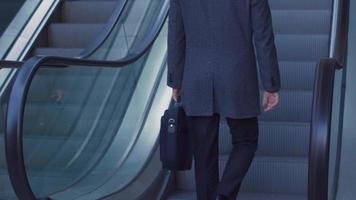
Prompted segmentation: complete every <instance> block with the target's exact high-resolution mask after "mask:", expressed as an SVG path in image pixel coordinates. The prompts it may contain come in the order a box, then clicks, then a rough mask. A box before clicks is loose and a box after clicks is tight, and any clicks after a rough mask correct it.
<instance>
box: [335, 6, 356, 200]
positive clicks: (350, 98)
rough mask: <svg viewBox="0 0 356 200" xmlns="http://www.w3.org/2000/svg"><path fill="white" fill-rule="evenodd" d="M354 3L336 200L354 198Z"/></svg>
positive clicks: (355, 181)
mask: <svg viewBox="0 0 356 200" xmlns="http://www.w3.org/2000/svg"><path fill="white" fill-rule="evenodd" d="M355 10H356V1H353V0H351V5H350V27H349V46H348V61H347V79H346V80H347V82H346V99H345V113H344V128H343V140H342V153H341V171H340V179H339V192H338V195H337V199H338V200H351V199H355V197H356V45H355V44H356V12H353V11H355Z"/></svg>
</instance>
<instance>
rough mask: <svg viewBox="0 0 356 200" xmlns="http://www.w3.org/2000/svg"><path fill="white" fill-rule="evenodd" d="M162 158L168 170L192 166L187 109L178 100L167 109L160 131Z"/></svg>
mask: <svg viewBox="0 0 356 200" xmlns="http://www.w3.org/2000/svg"><path fill="white" fill-rule="evenodd" d="M159 142H160V159H161V162H162V167H163V168H164V169H168V170H189V169H191V167H192V159H193V155H192V142H191V137H190V134H188V125H187V121H186V115H185V111H184V109H183V107H182V104H181V103H180V102H179V101H178V102H176V103H175V104H174V106H172V107H170V108H169V109H167V110H165V112H164V114H163V116H162V117H161V128H160V133H159Z"/></svg>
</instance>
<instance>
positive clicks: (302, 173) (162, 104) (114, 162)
mask: <svg viewBox="0 0 356 200" xmlns="http://www.w3.org/2000/svg"><path fill="white" fill-rule="evenodd" d="M88 2H91V1H88ZM168 2H169V0H152V1H139V0H136V1H128V2H125V3H123V4H122V5H123V8H122V15H118V16H117V17H118V18H117V20H113V25H112V26H110V30H109V31H107V35H106V36H105V37H103V38H102V40H101V41H99V42H95V44H94V45H93V46H90V47H89V52H90V53H84V54H86V55H87V56H77V57H76V58H70V56H69V55H68V54H70V55H72V53H68V54H67V52H70V51H72V52H74V51H76V52H77V53H78V52H81V51H82V49H83V48H84V46H82V47H80V46H79V45H77V44H74V43H75V42H76V41H74V40H76V38H75V39H72V40H70V39H69V40H68V41H69V42H68V43H66V42H67V41H64V40H62V41H61V40H59V41H61V42H58V43H55V42H53V43H52V44H59V45H57V46H56V45H53V46H51V47H44V48H43V47H42V49H44V50H45V51H42V49H34V50H33V54H42V56H36V57H32V58H31V59H29V60H27V61H26V62H24V63H21V69H20V70H19V72H18V74H17V76H16V80H14V84H13V86H12V89H11V93H9V99H10V101H9V105H8V108H9V110H11V111H12V112H8V113H7V128H6V145H7V164H8V165H9V166H11V168H10V169H9V172H10V179H11V182H12V184H13V187H14V188H15V191H16V194H17V196H18V197H19V198H20V199H26V200H32V199H36V198H40V197H48V198H50V199H59V200H62V199H65V200H67V199H68V200H70V199H83V200H88V199H144V200H149V199H160V198H163V199H170V200H180V199H181V200H183V199H184V200H185V199H187V200H188V199H195V193H194V191H195V188H194V173H193V171H192V170H191V171H185V172H167V171H164V170H161V165H160V162H159V157H158V155H159V154H158V151H157V150H158V149H157V138H158V130H159V122H160V116H161V114H162V113H163V111H164V110H165V109H166V108H167V107H168V106H171V103H172V102H171V99H170V97H171V89H170V88H168V87H167V86H166V75H165V74H166V73H167V71H166V49H167V46H166V39H167V26H166V23H167V21H166V16H167V12H168ZM269 2H270V6H271V9H272V16H273V22H274V24H273V26H274V30H275V34H276V45H277V50H278V55H279V63H280V70H281V78H282V89H281V92H280V102H281V104H280V105H279V107H278V108H276V110H275V111H273V112H270V113H263V114H262V115H261V116H260V118H259V122H260V142H259V150H258V152H257V156H256V158H255V160H254V162H253V166H252V167H251V169H250V170H249V172H248V175H247V177H246V180H245V181H244V183H243V186H242V189H241V190H242V191H241V195H240V197H239V199H242V200H243V199H248V200H255V199H256V200H258V199H271V200H280V199H286V200H302V199H310V200H314V199H315V200H319V199H320V200H324V199H327V198H325V197H326V196H327V195H328V193H329V190H333V188H332V186H331V189H330V188H328V187H329V185H327V186H326V189H325V187H323V188H321V189H320V186H321V185H322V184H320V180H325V178H326V180H328V176H329V171H327V174H326V175H325V173H323V174H318V173H314V172H315V171H316V170H319V169H320V168H319V167H320V166H319V165H320V164H319V165H318V163H319V162H317V161H318V160H319V159H320V156H325V155H327V156H328V155H329V152H327V150H329V147H330V146H329V143H325V144H324V143H323V144H320V141H321V140H320V138H329V137H330V134H331V133H330V130H328V131H326V132H324V129H322V130H321V131H316V130H318V129H317V128H318V127H319V128H320V126H321V125H323V123H324V122H325V119H328V117H330V116H329V115H330V113H331V111H330V112H323V113H320V109H319V110H318V109H316V108H318V106H319V105H324V103H323V100H328V99H327V98H320V96H319V95H320V94H322V95H323V96H322V97H324V96H325V93H320V91H323V92H326V94H330V91H331V92H332V90H333V88H330V87H325V88H324V89H325V90H321V88H320V84H321V86H322V85H332V86H333V84H334V81H335V80H334V79H333V77H334V75H335V74H334V73H335V70H336V68H341V67H340V66H343V64H342V60H343V59H342V58H339V57H338V56H335V55H338V53H335V52H339V51H340V50H339V49H342V48H339V46H340V44H341V43H343V42H342V41H339V40H340V39H338V38H340V37H341V38H342V37H344V35H340V34H339V33H340V32H343V31H342V30H343V29H342V28H343V26H340V24H343V23H344V20H340V18H341V19H343V18H342V16H344V15H342V14H343V13H344V12H345V7H347V5H346V6H345V2H347V1H343V0H340V1H332V0H317V1H313V2H309V1H304V0H303V1H301V0H298V1H297V0H293V1H288V2H287V1H280V0H269ZM71 3H74V2H71ZM144 3H146V4H144ZM143 4H144V5H143ZM70 7H71V8H72V7H73V6H70ZM143 8H144V9H143ZM83 19H84V18H83ZM77 23H83V21H79V22H78V21H77ZM85 23H89V22H87V21H86V22H85ZM95 23H96V22H95ZM89 24H90V23H89ZM60 26H61V25H60ZM62 26H66V25H63V24H62ZM49 30H50V29H49ZM54 30H56V29H55V28H54V29H52V31H51V32H57V31H54ZM340 30H341V31H340ZM71 31H72V30H70V31H69V35H71ZM73 31H75V30H73ZM60 35H64V33H63V32H62V34H60ZM53 38H55V37H53ZM80 39H81V38H79V39H78V41H79V40H80ZM91 40H92V39H91ZM87 41H89V39H88V40H87ZM65 43H66V44H65ZM79 43H81V42H79ZM83 43H84V42H83ZM63 44H65V45H63ZM60 45H63V46H60ZM40 46H41V45H40ZM44 46H46V45H44ZM53 47H54V48H53ZM64 48H66V49H67V50H63V49H64ZM68 49H69V50H68ZM62 50H63V51H62ZM85 51H87V50H85ZM85 51H84V52H85ZM36 52H37V53H36ZM39 52H54V53H53V54H54V55H56V56H46V55H48V54H47V53H39ZM87 52H88V51H87ZM84 54H83V53H82V55H84ZM339 54H343V53H340V52H339ZM61 56H65V57H61ZM328 57H331V58H335V59H336V61H335V62H325V61H324V60H323V61H322V62H319V61H320V59H321V58H328ZM331 60H332V59H331ZM2 63H3V64H2V66H5V67H6V66H7V67H10V66H17V65H19V63H11V62H2ZM326 64H328V65H327V67H325V65H326ZM326 69H329V70H330V71H328V72H329V73H322V72H323V70H326ZM318 81H320V83H319V82H318ZM323 81H324V82H323ZM325 81H326V83H328V84H325ZM317 86H318V87H317ZM260 88H261V89H262V86H260ZM261 92H263V91H262V90H261ZM261 96H262V95H261ZM328 97H331V99H332V97H333V95H332V94H331V95H329V96H328ZM331 102H332V101H331ZM327 105H329V104H327ZM330 108H331V106H330V105H329V107H328V106H326V107H325V109H330ZM325 113H326V114H325ZM318 115H322V116H326V118H325V119H324V118H323V119H320V120H316V119H318V118H317V116H318ZM323 120H324V121H323ZM220 125H221V126H220V134H219V135H220V138H219V140H220V153H221V155H220V162H219V163H220V170H221V171H222V170H223V168H224V166H225V163H226V159H227V154H228V153H229V152H230V151H231V144H230V138H229V133H228V128H227V125H226V121H225V120H224V119H222V121H221V122H220ZM326 126H330V124H328V123H326ZM336 134H337V133H336ZM316 135H317V136H318V138H319V139H315V136H316ZM22 142H23V143H22ZM320 145H321V147H320V149H318V151H315V148H316V147H318V148H319V146H320ZM330 160H331V159H330ZM336 160H337V159H336ZM322 164H325V163H322ZM326 164H328V165H329V163H326ZM334 165H335V166H336V165H337V163H336V164H335V163H334ZM330 168H333V167H332V166H331V167H330ZM323 172H324V171H323ZM220 174H221V172H220ZM331 174H332V173H331ZM331 178H332V177H330V179H331Z"/></svg>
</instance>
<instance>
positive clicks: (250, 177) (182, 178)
mask: <svg viewBox="0 0 356 200" xmlns="http://www.w3.org/2000/svg"><path fill="white" fill-rule="evenodd" d="M227 158H228V156H221V157H220V158H219V169H220V177H221V175H222V172H223V169H224V167H225V165H226V162H227ZM193 168H194V166H193ZM193 168H192V169H193ZM177 175H178V176H177V179H176V181H177V182H176V183H177V189H178V190H179V189H181V190H195V180H194V171H193V170H190V171H179V172H177ZM307 177H308V160H307V158H306V157H276V156H274V157H267V156H257V157H255V159H254V161H253V163H252V166H251V168H250V169H249V171H248V173H247V175H246V178H245V180H244V182H243V185H242V188H241V191H242V192H249V193H277V194H295V195H306V193H307V185H306V184H305V183H306V182H307Z"/></svg>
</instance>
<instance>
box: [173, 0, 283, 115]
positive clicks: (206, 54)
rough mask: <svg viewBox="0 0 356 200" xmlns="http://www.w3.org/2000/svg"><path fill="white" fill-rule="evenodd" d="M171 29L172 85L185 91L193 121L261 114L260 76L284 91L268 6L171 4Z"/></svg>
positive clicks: (251, 1) (207, 0) (257, 1)
mask: <svg viewBox="0 0 356 200" xmlns="http://www.w3.org/2000/svg"><path fill="white" fill-rule="evenodd" d="M168 23H169V24H168V61H167V62H168V73H167V85H168V86H169V87H172V88H180V89H181V102H182V105H183V106H184V108H185V111H186V114H187V115H190V116H193V115H194V116H197V115H200V116H201V115H212V113H213V112H217V113H220V114H221V115H224V116H227V117H232V118H245V117H253V116H257V115H259V114H261V108H260V105H261V102H260V93H259V92H260V91H259V82H258V74H260V78H261V81H262V86H263V89H264V90H266V91H269V92H277V91H279V89H280V73H279V66H278V61H277V55H276V47H275V44H274V33H273V28H272V17H271V11H270V7H269V4H268V1H267V0H171V1H170V11H169V22H168ZM256 58H257V61H258V65H257V62H256ZM257 69H259V73H258V71H257Z"/></svg>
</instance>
